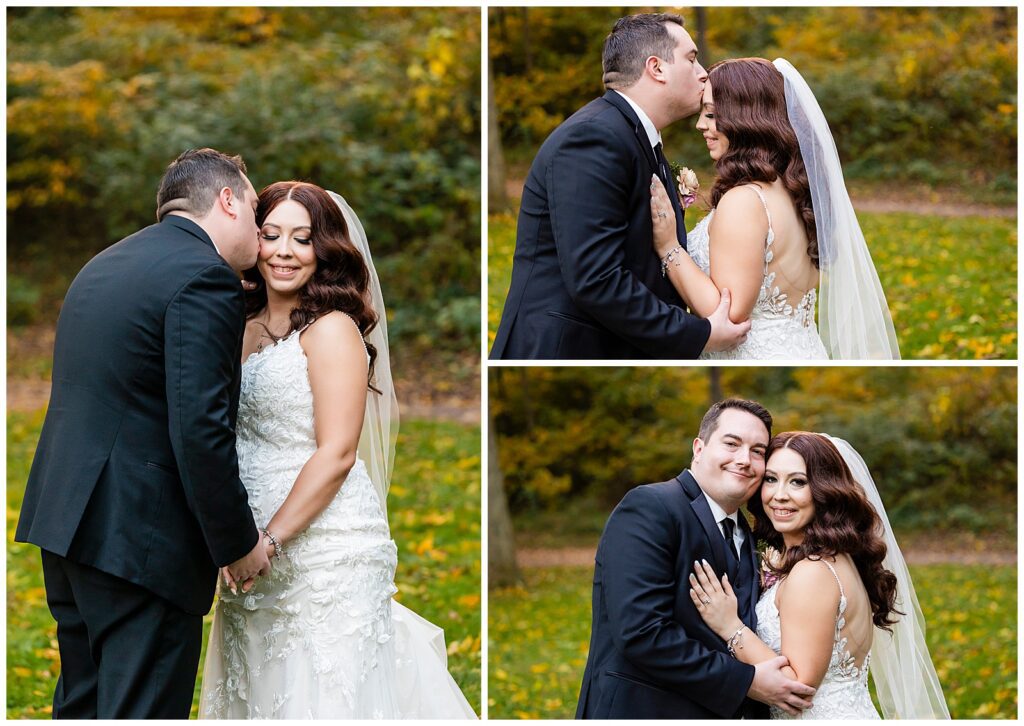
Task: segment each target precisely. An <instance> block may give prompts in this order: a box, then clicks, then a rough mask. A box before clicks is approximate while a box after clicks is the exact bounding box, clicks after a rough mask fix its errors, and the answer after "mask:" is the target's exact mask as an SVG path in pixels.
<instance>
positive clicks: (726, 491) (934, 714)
mask: <svg viewBox="0 0 1024 726" xmlns="http://www.w3.org/2000/svg"><path fill="white" fill-rule="evenodd" d="M744 504H746V505H747V507H748V509H749V511H750V512H751V514H752V515H753V519H754V526H753V528H751V527H750V526H749V525H748V523H747V519H746V517H745V516H743V515H742V514H741V513H740V507H742V506H743V505H744ZM759 545H760V546H761V547H759ZM762 548H763V549H765V552H766V557H765V562H764V563H763V565H762V563H760V562H759V559H758V554H757V552H758V549H762ZM762 571H764V572H763V574H764V575H765V577H764V582H762V577H761V575H762ZM911 605H916V597H915V595H914V591H913V585H912V583H911V581H910V577H909V574H908V573H907V570H906V564H905V562H904V560H903V557H902V554H901V552H900V550H899V547H898V546H897V545H896V541H895V538H894V537H893V536H892V531H891V529H890V528H889V525H888V519H887V518H886V516H885V509H884V507H883V505H882V503H881V499H880V498H879V496H878V491H877V489H876V488H875V486H874V482H873V481H872V479H871V476H870V473H869V472H868V471H867V467H866V466H865V465H864V462H863V459H861V458H860V456H859V455H858V454H857V452H856V451H854V450H853V448H852V447H851V446H850V445H849V444H847V443H846V442H845V441H843V440H841V439H835V438H833V437H830V436H827V435H824V434H815V433H808V432H801V431H796V432H786V433H782V434H778V435H776V436H775V437H772V417H771V414H770V413H769V412H768V411H767V410H766V409H765V408H764V407H763V406H761V405H760V404H758V403H756V402H753V401H747V400H743V399H736V398H732V399H726V400H724V401H720V402H718V403H716V404H715V405H713V406H712V407H711V408H710V409H709V410H708V411H707V413H706V414H705V415H704V417H703V419H702V421H701V424H700V429H699V432H698V435H697V437H696V438H695V439H694V441H693V460H692V464H691V467H690V468H689V469H685V470H683V472H682V473H680V474H679V475H678V476H676V477H675V478H673V479H670V480H668V481H664V482H660V483H656V484H646V485H643V486H638V487H636V488H634V489H632V490H631V491H630V492H629V493H628V494H626V496H625V497H624V498H623V499H622V501H621V502H620V503H619V505H618V506H617V507H616V508H615V511H614V512H612V514H611V516H610V517H609V519H608V522H607V524H606V525H605V529H604V533H603V534H602V535H601V540H600V543H599V545H598V549H597V555H596V558H595V566H594V585H593V601H592V608H593V610H592V615H593V620H592V632H591V639H590V652H589V656H588V659H587V666H586V670H585V672H584V674H583V684H582V687H581V690H580V697H579V705H578V707H577V711H576V717H577V718H601V719H637V718H687V719H693V718H767V717H769V716H771V717H772V718H786V717H792V716H800V717H802V718H814V719H821V718H842V719H877V718H878V717H879V713H878V711H877V710H876V709H875V706H874V704H873V703H872V699H871V695H870V692H869V689H868V673H869V667H870V669H871V674H872V676H873V678H874V683H875V686H876V689H877V692H878V696H879V703H880V705H881V709H882V714H883V715H884V716H885V717H886V718H893V717H901V718H943V717H944V718H949V712H948V710H947V709H946V705H945V701H944V699H943V696H942V691H941V688H940V687H939V683H938V679H937V677H936V674H935V670H934V668H933V666H932V664H931V660H930V658H929V656H928V650H927V647H926V646H925V644H924V637H923V632H924V628H923V622H922V621H921V618H920V614H919V611H918V608H916V607H911ZM899 606H903V607H905V609H906V610H907V612H906V613H904V612H902V611H901V610H900V609H898V607H899Z"/></svg>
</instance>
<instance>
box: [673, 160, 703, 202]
mask: <svg viewBox="0 0 1024 726" xmlns="http://www.w3.org/2000/svg"><path fill="white" fill-rule="evenodd" d="M672 176H674V177H675V179H676V183H677V184H678V186H679V204H680V205H681V206H682V208H683V209H686V208H687V207H689V206H690V205H691V204H693V203H694V202H695V201H696V200H697V192H698V191H699V190H700V180H698V179H697V175H696V174H694V173H693V170H692V169H688V168H687V167H685V166H680V165H679V164H672Z"/></svg>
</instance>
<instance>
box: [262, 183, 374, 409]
mask: <svg viewBox="0 0 1024 726" xmlns="http://www.w3.org/2000/svg"><path fill="white" fill-rule="evenodd" d="M287 199H291V200H293V201H295V202H298V203H299V204H301V205H302V206H303V207H305V208H306V211H307V212H309V218H310V220H311V222H312V230H311V233H310V239H311V240H312V242H313V252H314V254H315V255H316V271H315V272H314V273H313V275H312V277H310V278H309V281H308V282H307V283H306V284H305V286H303V288H302V289H301V290H299V298H298V305H297V306H296V307H295V308H294V309H293V310H292V312H291V315H290V316H289V317H290V322H291V327H290V328H289V330H288V333H291V332H293V331H295V330H298V329H299V328H301V327H303V326H305V325H309V324H310V323H312V322H314V321H315V320H317V319H318V318H320V317H321V316H323V315H326V314H327V313H330V312H333V311H335V310H340V311H341V312H343V313H347V314H348V315H350V316H351V317H352V319H353V320H355V322H356V325H358V326H359V332H360V333H361V334H362V335H363V338H364V340H365V338H366V336H367V335H368V334H369V332H370V331H371V330H373V329H374V328H375V327H376V326H377V313H376V312H374V310H373V306H372V305H371V304H370V271H369V269H368V268H367V267H366V261H365V260H363V256H362V255H361V254H359V250H357V249H356V247H355V245H353V244H352V240H351V239H350V238H349V232H348V224H346V222H345V216H344V215H343V214H342V213H341V209H340V208H339V207H338V205H337V204H335V203H334V200H333V199H331V197H330V195H329V194H328V193H327V192H326V191H324V190H323V189H322V188H320V187H318V186H317V185H316V184H310V183H309V182H301V181H282V182H275V183H273V184H271V185H270V186H268V187H266V188H265V189H264V190H263V191H261V192H260V197H259V204H258V205H257V207H256V224H257V225H259V226H260V227H261V228H262V227H263V222H264V221H265V220H266V218H267V215H268V214H270V212H271V211H273V210H274V208H275V207H277V205H279V204H280V203H281V202H283V201H285V200H287ZM245 279H246V280H249V281H251V282H255V283H256V284H257V287H256V289H255V290H253V291H251V292H246V295H245V317H246V320H252V319H253V318H254V317H256V315H258V314H259V313H260V312H261V311H262V310H263V309H264V308H265V307H266V306H267V285H266V281H265V280H264V279H263V276H262V275H261V274H260V271H259V269H258V268H257V267H252V268H251V269H248V270H246V271H245ZM267 334H268V335H270V331H269V330H268V331H267ZM271 337H273V336H271ZM366 350H367V352H368V353H369V354H370V369H369V379H368V385H369V387H370V389H371V390H373V391H377V392H378V393H379V391H378V390H377V389H376V388H375V387H374V386H373V368H374V363H375V362H376V360H377V350H376V349H375V348H374V346H372V345H370V344H369V343H366Z"/></svg>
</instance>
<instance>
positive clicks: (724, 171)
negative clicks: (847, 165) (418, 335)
mask: <svg viewBox="0 0 1024 726" xmlns="http://www.w3.org/2000/svg"><path fill="white" fill-rule="evenodd" d="M699 50H700V49H698V48H697V46H696V45H695V44H694V42H693V39H692V38H691V37H690V35H689V34H688V33H687V31H686V30H685V29H684V25H683V19H682V17H680V16H678V15H672V14H666V13H662V14H639V15H631V16H627V17H623V18H620V19H619V20H618V21H617V22H616V23H615V26H614V28H613V29H612V31H611V33H610V34H609V35H608V37H607V38H606V39H605V42H604V48H603V53H602V66H603V71H604V75H603V81H604V86H605V89H606V93H605V94H604V96H602V97H601V98H598V99H595V100H594V101H592V102H590V103H588V104H587V105H586V106H584V107H583V108H581V109H579V110H578V111H577V112H576V113H574V114H573V115H572V116H571V117H570V118H568V119H567V120H566V121H565V122H564V123H562V124H561V125H560V126H559V127H558V128H557V129H555V131H554V132H553V133H552V134H551V135H550V136H549V137H548V138H547V140H546V141H545V142H544V144H543V145H542V146H541V148H540V150H539V151H538V152H537V155H536V157H535V158H534V161H533V164H532V165H531V167H530V171H529V174H528V176H527V179H526V182H525V185H524V187H523V194H522V200H521V204H520V210H519V219H518V224H517V231H516V247H515V255H514V259H513V263H512V280H511V284H510V287H509V292H508V296H507V298H506V300H505V307H504V310H503V312H502V316H501V323H500V325H499V327H498V331H497V335H496V337H495V341H494V346H493V347H492V349H491V357H492V358H496V359H638V358H641V359H642V358H647V359H651V358H659V359H692V358H698V357H700V358H733V359H747V360H753V359H757V360H768V359H775V360H780V359H786V360H793V359H800V360H813V359H828V358H833V359H864V358H879V359H893V358H898V357H899V347H898V344H897V341H896V334H895V331H894V328H893V324H892V318H891V315H890V313H889V309H888V305H887V303H886V300H885V296H884V293H883V292H882V287H881V284H880V283H879V280H878V275H877V273H876V271H875V268H874V264H873V262H872V260H871V256H870V254H869V252H868V249H867V245H866V242H865V240H864V237H863V235H862V233H861V230H860V227H859V225H858V223H857V219H856V215H855V213H854V210H853V207H852V204H851V202H850V198H849V194H848V193H847V190H846V186H845V182H844V180H843V173H842V168H841V166H840V162H839V157H838V154H837V153H836V151H835V144H834V141H833V139H832V135H831V132H830V130H829V127H828V123H827V121H826V120H825V117H824V115H823V113H822V111H821V108H820V107H819V105H818V103H817V100H816V99H815V96H814V94H813V92H811V89H810V88H809V87H808V85H807V84H806V82H805V81H804V79H803V77H802V76H801V75H800V74H799V73H798V72H797V71H796V69H795V68H793V66H792V65H790V64H789V63H788V62H787V61H785V60H784V59H781V58H780V59H777V60H776V61H775V62H774V63H770V62H768V61H767V60H765V59H762V58H741V59H734V60H726V61H722V62H721V63H717V64H715V65H714V66H712V67H711V68H710V69H709V70H705V69H704V68H703V66H702V65H701V63H700V61H699V60H698V51H699ZM698 113H699V114H700V115H699V120H698V122H697V124H696V129H697V130H698V131H699V132H700V133H701V134H702V135H703V137H704V139H705V141H706V143H707V147H708V153H709V155H710V157H711V159H712V160H713V161H714V163H715V168H716V171H717V174H718V176H717V179H716V180H715V182H714V185H713V187H712V188H711V194H710V203H711V207H712V209H711V211H710V213H709V214H708V215H707V216H706V217H705V218H704V219H702V220H701V221H700V222H699V223H698V224H697V226H696V227H694V229H693V231H692V232H690V234H689V236H688V235H687V232H686V228H685V227H684V224H683V220H684V213H685V212H684V210H685V208H686V207H687V206H689V204H690V203H692V201H693V200H694V199H695V197H696V189H697V188H698V187H699V184H697V182H696V179H695V177H694V175H693V174H692V173H684V172H680V173H679V174H678V175H676V174H674V173H673V172H672V171H671V165H670V164H669V162H668V160H667V159H666V157H665V153H664V147H663V143H662V136H661V134H662V130H663V129H665V128H667V127H668V126H670V125H671V124H673V123H675V122H676V121H679V120H681V119H683V118H686V117H689V116H694V115H697V114H698ZM804 154H812V156H809V157H808V158H810V159H811V160H812V162H813V163H810V164H808V165H806V166H805V164H804V158H803V155H804ZM815 200H818V203H819V204H827V211H828V213H824V211H825V210H821V211H820V213H819V210H816V209H815V207H814V201H815ZM819 288H820V292H821V299H820V302H821V304H820V306H819V305H818V301H819Z"/></svg>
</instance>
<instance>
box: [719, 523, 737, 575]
mask: <svg viewBox="0 0 1024 726" xmlns="http://www.w3.org/2000/svg"><path fill="white" fill-rule="evenodd" d="M735 531H736V523H735V522H734V521H732V519H730V518H729V517H726V518H725V519H723V520H722V532H723V533H724V534H725V549H726V550H727V551H728V552H729V558H730V560H731V562H732V563H733V564H734V565H735V564H737V563H738V562H739V561H740V556H739V554H738V553H737V552H736V540H734V539H733V538H732V535H733V532H735Z"/></svg>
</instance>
